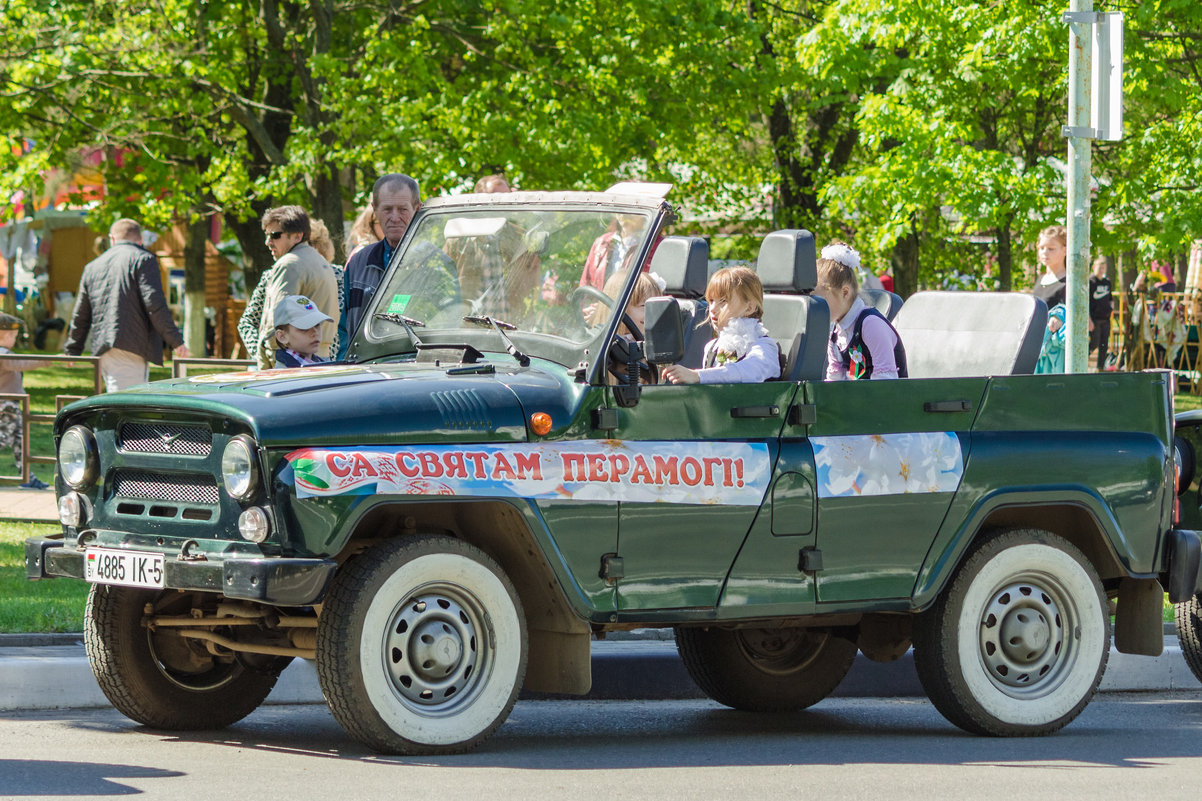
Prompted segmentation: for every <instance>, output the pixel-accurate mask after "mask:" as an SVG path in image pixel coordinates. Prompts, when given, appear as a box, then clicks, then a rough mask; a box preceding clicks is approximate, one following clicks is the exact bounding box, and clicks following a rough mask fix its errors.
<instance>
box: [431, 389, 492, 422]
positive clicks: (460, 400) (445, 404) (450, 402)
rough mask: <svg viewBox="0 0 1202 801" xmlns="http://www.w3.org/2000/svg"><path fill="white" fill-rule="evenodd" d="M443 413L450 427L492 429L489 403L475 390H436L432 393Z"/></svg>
mask: <svg viewBox="0 0 1202 801" xmlns="http://www.w3.org/2000/svg"><path fill="white" fill-rule="evenodd" d="M430 397H431V398H433V399H434V404H435V405H436V406H437V407H438V411H439V413H441V414H442V422H443V424H444V425H446V426H447V427H448V428H454V429H461V430H462V429H466V430H470V431H492V430H493V421H492V417H491V416H490V415H489V413H488V405H487V404H485V403H484V401H483V400H481V399H480V396H479V395H477V394H476V392H475V390H471V389H456V390H452V391H450V392H434V393H431V395H430Z"/></svg>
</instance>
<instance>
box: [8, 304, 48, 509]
mask: <svg viewBox="0 0 1202 801" xmlns="http://www.w3.org/2000/svg"><path fill="white" fill-rule="evenodd" d="M20 332H21V318H20V317H14V316H13V315H11V314H2V313H0V356H9V355H11V354H12V352H13V351H12V349H13V346H14V345H16V344H17V335H18V334H19V333H20ZM40 366H42V362H39V361H35V360H33V359H26V360H20V361H18V360H15V359H4V360H0V395H23V394H25V385H24V382H23V381H22V380H21V373H22V372H23V371H25V370H32V369H33V368H35V367H40ZM23 429H24V425H23V421H22V420H21V404H20V403H18V402H17V401H15V400H0V452H2V451H5V450H8V449H9V448H10V447H11V448H12V452H13V461H15V462H16V463H17V472H18V473H20V472H21V469H22V466H23V464H24V462H23V460H22V458H21V451H22V447H21V443H22V436H23V434H24V430H23ZM0 472H7V471H3V470H0ZM21 486H22V487H26V488H29V489H46V487H47V486H48V485H47V484H46V483H45V482H44V481H42V480H41V479H40V478H38V477H37V476H30V478H29V481H28V482H26V483H25V484H22V485H21Z"/></svg>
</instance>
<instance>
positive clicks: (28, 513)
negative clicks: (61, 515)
mask: <svg viewBox="0 0 1202 801" xmlns="http://www.w3.org/2000/svg"><path fill="white" fill-rule="evenodd" d="M0 520H18V521H21V522H25V523H30V522H33V523H57V522H58V503H57V502H56V501H55V499H54V490H52V489H44V490H35V489H21V488H20V487H13V486H4V487H0Z"/></svg>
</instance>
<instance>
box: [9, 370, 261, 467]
mask: <svg viewBox="0 0 1202 801" xmlns="http://www.w3.org/2000/svg"><path fill="white" fill-rule="evenodd" d="M0 361H36V362H45V363H46V364H57V365H65V366H67V367H87V368H89V369H91V371H92V390H93V394H96V395H99V394H100V393H101V392H102V391H103V390H104V383H103V381H102V379H101V377H100V359H99V358H97V357H95V356H63V355H52V356H44V355H40V354H26V353H20V354H12V355H4V356H0ZM254 365H255V363H254V362H253V361H246V360H243V359H204V358H188V359H175V360H173V361H172V362H171V375H172V377H173V378H182V377H187V375H188V369H189V368H195V369H204V370H206V371H208V372H219V371H222V370H245V369H247V368H248V367H254ZM86 397H88V396H87V395H55V396H54V406H55V411H54V413H49V412H35V411H31V409H30V401H29V393H12V394H0V409H3V407H4V406H5V403H6V402H11V403H13V404H15V405H16V409H17V413H18V414H19V415H20V420H19V421H18V422H17V427H18V428H19V429H20V432H21V471H20V473H18V474H13V475H6V474H3V473H0V486H3V485H6V484H18V483H21V484H24V483H26V482H28V481H29V479H30V476H31V473H30V469H29V468H30V465H32V464H54V463H55V462H56V461H57V456H56V454H54V453H49V454H45V453H31V452H30V436H29V434H30V426H31V425H53V424H54V418H55V417H56V416H57V413H58V412H59V411H61V410H62V408H63V407H64V406H66V405H67V404H68V403H71V402H72V401H77V400H81V399H83V398H86ZM9 408H10V409H11V408H12V407H9ZM8 447H9V445H8V443H6V442H0V459H4V458H5V457H7V455H8V450H7V449H8Z"/></svg>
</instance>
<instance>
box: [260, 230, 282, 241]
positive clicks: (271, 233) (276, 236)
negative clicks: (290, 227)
mask: <svg viewBox="0 0 1202 801" xmlns="http://www.w3.org/2000/svg"><path fill="white" fill-rule="evenodd" d="M263 233H265V234H267V238H268V239H279V238H280V237H281V236H283V235H284V234H285V233H286V232H284V231H264V232H263Z"/></svg>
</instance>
